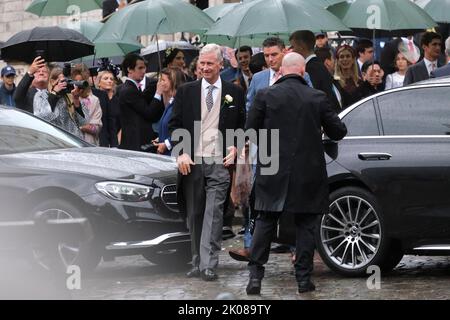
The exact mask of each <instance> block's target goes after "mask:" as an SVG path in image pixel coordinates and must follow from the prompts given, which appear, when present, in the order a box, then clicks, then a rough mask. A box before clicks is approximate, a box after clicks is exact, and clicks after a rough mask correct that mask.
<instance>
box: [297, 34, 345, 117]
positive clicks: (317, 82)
mask: <svg viewBox="0 0 450 320" xmlns="http://www.w3.org/2000/svg"><path fill="white" fill-rule="evenodd" d="M289 42H290V43H291V46H292V49H293V51H294V52H297V53H299V54H301V55H302V56H303V57H304V58H305V59H306V72H307V73H308V74H309V76H310V78H311V82H312V84H313V87H314V89H317V90H321V91H323V92H325V94H326V95H327V97H328V99H329V100H330V103H331V106H332V108H333V110H335V111H336V112H340V111H341V108H340V105H339V101H338V99H337V97H336V95H335V93H334V92H333V79H332V77H331V75H330V73H329V72H328V70H327V69H326V68H325V66H324V65H323V63H322V62H321V61H319V59H317V56H316V55H315V54H314V46H315V45H316V37H315V36H314V33H312V32H311V31H309V30H299V31H295V32H294V33H292V34H291V36H290V37H289Z"/></svg>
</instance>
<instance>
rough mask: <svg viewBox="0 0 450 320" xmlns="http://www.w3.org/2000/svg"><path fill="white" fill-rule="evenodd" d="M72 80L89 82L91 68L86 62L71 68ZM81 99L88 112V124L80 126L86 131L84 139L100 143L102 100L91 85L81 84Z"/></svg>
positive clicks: (96, 143)
mask: <svg viewBox="0 0 450 320" xmlns="http://www.w3.org/2000/svg"><path fill="white" fill-rule="evenodd" d="M70 74H71V77H72V80H75V81H77V82H80V83H84V84H88V80H89V76H90V74H89V69H88V67H87V66H86V65H85V64H77V65H75V66H74V67H73V68H72V69H71V73H70ZM80 89H81V91H80V99H81V102H82V103H83V105H84V107H85V109H86V111H87V113H85V119H86V122H87V123H86V124H85V125H83V126H81V127H80V130H81V131H82V132H83V133H84V140H85V141H87V142H89V143H92V144H95V145H97V146H98V145H99V144H100V141H99V135H100V130H101V129H102V126H103V123H102V108H101V106H100V100H99V99H98V98H97V97H96V96H94V95H93V93H92V89H91V87H90V86H89V85H88V86H87V87H83V86H81V88H80Z"/></svg>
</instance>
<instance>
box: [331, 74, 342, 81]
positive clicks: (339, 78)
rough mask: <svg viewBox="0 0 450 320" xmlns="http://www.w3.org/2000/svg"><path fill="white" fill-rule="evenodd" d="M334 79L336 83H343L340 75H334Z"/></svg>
mask: <svg viewBox="0 0 450 320" xmlns="http://www.w3.org/2000/svg"><path fill="white" fill-rule="evenodd" d="M333 78H334V80H336V81H341V77H339V76H338V75H334V76H333Z"/></svg>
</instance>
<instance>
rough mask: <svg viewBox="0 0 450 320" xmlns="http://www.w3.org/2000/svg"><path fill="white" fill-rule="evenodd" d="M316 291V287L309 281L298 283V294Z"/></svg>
mask: <svg viewBox="0 0 450 320" xmlns="http://www.w3.org/2000/svg"><path fill="white" fill-rule="evenodd" d="M314 290H316V286H315V285H314V283H312V281H311V280H306V281H300V282H299V283H298V293H305V292H309V291H314Z"/></svg>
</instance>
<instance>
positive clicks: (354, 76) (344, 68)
mask: <svg viewBox="0 0 450 320" xmlns="http://www.w3.org/2000/svg"><path fill="white" fill-rule="evenodd" d="M335 68H336V70H335V73H334V79H335V80H337V81H339V84H340V86H341V88H342V108H343V109H345V108H346V107H348V106H350V105H351V104H353V103H355V102H357V101H359V100H360V99H361V93H360V90H359V87H360V86H361V85H362V80H361V79H360V78H359V76H358V65H357V63H356V52H355V50H354V49H353V48H352V47H350V46H348V45H343V46H341V47H339V48H338V49H337V51H336V67H335Z"/></svg>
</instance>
